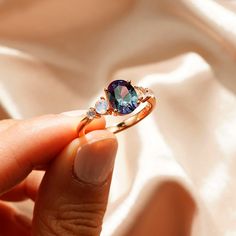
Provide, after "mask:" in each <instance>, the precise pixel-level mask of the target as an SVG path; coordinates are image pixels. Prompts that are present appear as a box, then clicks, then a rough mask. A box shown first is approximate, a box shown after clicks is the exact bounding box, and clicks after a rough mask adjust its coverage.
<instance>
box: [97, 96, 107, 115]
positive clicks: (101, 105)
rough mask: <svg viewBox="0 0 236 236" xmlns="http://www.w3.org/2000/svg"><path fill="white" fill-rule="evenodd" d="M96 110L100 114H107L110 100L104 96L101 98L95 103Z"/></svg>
mask: <svg viewBox="0 0 236 236" xmlns="http://www.w3.org/2000/svg"><path fill="white" fill-rule="evenodd" d="M95 110H96V112H97V113H98V114H100V115H104V114H106V113H107V110H108V102H107V101H106V100H105V99H103V98H101V99H99V100H98V101H97V102H96V104H95Z"/></svg>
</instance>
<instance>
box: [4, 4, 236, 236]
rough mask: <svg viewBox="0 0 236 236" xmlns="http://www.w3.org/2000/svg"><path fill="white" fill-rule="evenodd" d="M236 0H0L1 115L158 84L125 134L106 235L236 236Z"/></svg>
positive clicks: (84, 104) (81, 105) (47, 109)
mask: <svg viewBox="0 0 236 236" xmlns="http://www.w3.org/2000/svg"><path fill="white" fill-rule="evenodd" d="M235 11H236V4H235V2H234V1H230V0H229V1H227V0H225V1H223V0H222V1H210V0H204V1H200V0H199V1H198V0H182V1H171V0H158V1H157V0H136V1H135V0H129V1H110V0H99V1H97V3H96V4H95V2H94V1H92V0H88V1H77V0H71V1H66V0H60V1H57V0H47V1H37V0H34V1H27V0H25V1H16V0H15V1H14V0H12V1H2V2H1V3H0V44H1V47H0V102H1V110H2V111H0V114H1V118H6V117H13V118H27V117H31V116H35V115H40V114H44V113H56V112H62V111H66V110H73V109H86V108H88V107H89V106H90V105H93V104H94V101H95V99H96V98H98V97H99V96H100V95H103V88H104V87H105V86H106V85H107V84H108V83H109V81H111V80H113V79H116V78H124V79H127V80H128V79H129V80H132V82H133V84H139V85H143V86H146V87H148V88H151V89H152V90H153V91H154V92H155V94H156V97H157V99H158V103H157V107H156V109H155V110H154V112H153V113H152V115H150V116H149V117H148V118H146V119H145V120H144V121H142V122H140V123H139V124H138V125H136V126H135V127H133V128H131V129H129V130H127V131H125V132H123V133H121V134H119V135H118V139H119V151H118V156H117V161H116V166H115V172H114V178H113V182H112V188H111V195H110V203H109V206H108V211H107V214H106V217H105V221H104V228H103V232H102V235H103V236H111V235H112V236H122V235H127V236H128V235H129V236H132V235H135V236H139V235H142V236H143V235H145V236H146V235H148V236H152V235H162V236H169V235H170V236H174V235H176V236H177V235H181V236H185V235H186V236H188V235H191V236H205V235H206V236H218V235H219V236H222V235H225V236H233V235H236V224H235V223H236V200H235V196H236V184H235V181H234V180H235V177H236V171H235V170H236V159H235V158H236V141H235V140H236V128H235V127H236V99H235V92H236V80H235V75H236V66H235V55H236V27H235V25H236V14H235Z"/></svg>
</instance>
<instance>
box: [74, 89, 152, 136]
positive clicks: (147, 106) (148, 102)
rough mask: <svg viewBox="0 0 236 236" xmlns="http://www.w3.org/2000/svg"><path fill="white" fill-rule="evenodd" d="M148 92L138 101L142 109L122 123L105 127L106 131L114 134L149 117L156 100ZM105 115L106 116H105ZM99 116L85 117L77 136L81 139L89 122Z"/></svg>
mask: <svg viewBox="0 0 236 236" xmlns="http://www.w3.org/2000/svg"><path fill="white" fill-rule="evenodd" d="M136 89H138V90H140V91H143V89H142V88H138V87H136ZM148 91H149V94H148V95H146V96H145V97H142V98H141V99H140V100H139V101H140V103H142V104H143V108H142V109H141V110H139V111H138V112H137V113H135V112H133V113H134V114H133V113H131V116H129V117H128V118H126V119H125V120H124V121H122V122H120V123H118V124H116V125H114V126H109V127H106V129H107V130H109V131H110V132H112V133H114V134H116V133H119V132H121V131H123V130H125V129H127V128H129V127H131V126H133V125H135V124H137V123H138V122H139V121H141V120H142V119H144V118H145V117H146V116H147V115H149V114H150V113H151V112H152V110H153V108H154V107H155V105H156V98H155V96H154V95H153V94H152V93H151V92H150V90H148ZM106 115H107V114H106ZM98 117H100V116H97V117H94V118H92V119H91V118H89V117H88V116H85V117H84V118H83V119H82V120H81V122H80V124H79V126H78V129H77V130H78V136H79V137H81V136H84V135H85V133H86V127H87V126H88V124H89V123H90V122H92V121H93V119H96V118H98Z"/></svg>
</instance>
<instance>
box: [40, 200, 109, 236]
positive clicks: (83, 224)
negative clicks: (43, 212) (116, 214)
mask: <svg viewBox="0 0 236 236" xmlns="http://www.w3.org/2000/svg"><path fill="white" fill-rule="evenodd" d="M105 207H106V206H105V204H103V203H88V204H79V205H78V204H66V205H62V206H60V207H59V208H58V209H57V210H56V211H54V212H51V213H49V214H47V215H48V217H46V219H44V222H43V224H44V225H45V226H46V227H47V231H48V232H50V235H68V236H69V235H81V236H85V235H86V236H95V235H99V234H100V232H101V229H102V221H103V216H104V212H105Z"/></svg>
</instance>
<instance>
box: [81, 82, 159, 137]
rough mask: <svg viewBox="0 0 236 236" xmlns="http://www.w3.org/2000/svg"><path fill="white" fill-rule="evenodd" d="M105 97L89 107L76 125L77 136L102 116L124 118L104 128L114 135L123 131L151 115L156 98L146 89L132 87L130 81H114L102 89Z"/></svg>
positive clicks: (82, 133) (83, 133)
mask: <svg viewBox="0 0 236 236" xmlns="http://www.w3.org/2000/svg"><path fill="white" fill-rule="evenodd" d="M104 92H105V96H104V97H100V99H99V100H98V101H97V102H96V103H95V106H94V107H90V108H89V110H88V111H87V113H86V115H85V117H84V118H83V119H82V120H81V122H80V124H79V125H78V128H77V131H78V136H79V137H81V136H83V135H85V133H86V127H87V125H88V124H89V123H90V122H92V121H93V120H94V119H96V118H100V117H101V116H103V115H113V116H126V115H129V114H130V115H129V117H125V118H124V120H123V121H122V122H120V123H118V124H115V125H113V126H109V127H106V129H107V130H109V131H111V132H113V133H114V134H116V133H118V132H120V131H122V130H125V129H127V128H129V127H131V126H133V125H135V124H136V123H138V122H139V121H141V120H142V119H143V118H145V117H146V116H147V115H148V114H150V113H151V111H152V110H153V108H154V107H155V105H156V98H155V96H154V94H153V92H152V91H151V90H150V89H148V88H143V87H138V86H133V85H132V84H131V81H125V80H115V81H113V82H111V83H110V84H109V86H108V88H107V89H104Z"/></svg>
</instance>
